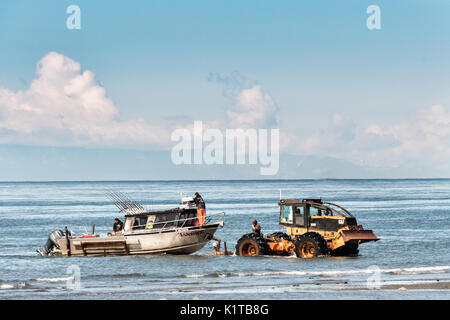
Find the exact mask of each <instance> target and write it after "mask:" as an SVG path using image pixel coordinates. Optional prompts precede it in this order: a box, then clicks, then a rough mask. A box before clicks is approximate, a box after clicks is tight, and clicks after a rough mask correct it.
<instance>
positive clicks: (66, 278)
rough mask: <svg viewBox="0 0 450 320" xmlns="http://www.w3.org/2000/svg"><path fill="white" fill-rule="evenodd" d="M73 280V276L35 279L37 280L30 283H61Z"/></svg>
mask: <svg viewBox="0 0 450 320" xmlns="http://www.w3.org/2000/svg"><path fill="white" fill-rule="evenodd" d="M70 279H73V276H70V277H60V278H37V279H31V280H32V281H37V282H62V281H67V280H70Z"/></svg>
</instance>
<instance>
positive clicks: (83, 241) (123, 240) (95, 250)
mask: <svg viewBox="0 0 450 320" xmlns="http://www.w3.org/2000/svg"><path fill="white" fill-rule="evenodd" d="M220 225H221V223H220V222H216V223H211V224H208V225H205V226H195V227H186V228H173V229H164V230H159V231H158V230H142V231H140V232H139V231H134V232H132V233H125V234H121V235H114V236H109V237H107V238H100V237H91V238H83V237H69V238H68V239H65V238H63V239H60V240H59V243H58V244H59V248H60V249H59V250H58V251H57V252H55V254H56V255H62V256H117V255H142V254H191V253H194V252H196V251H198V250H200V249H202V248H203V247H204V246H205V245H206V244H207V243H208V242H209V241H210V240H211V239H212V237H213V236H214V233H215V232H216V230H217V228H218V227H219V226H220Z"/></svg>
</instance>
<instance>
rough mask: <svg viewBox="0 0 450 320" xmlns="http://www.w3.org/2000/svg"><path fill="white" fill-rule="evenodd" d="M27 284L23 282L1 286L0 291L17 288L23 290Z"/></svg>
mask: <svg viewBox="0 0 450 320" xmlns="http://www.w3.org/2000/svg"><path fill="white" fill-rule="evenodd" d="M26 286H27V284H26V283H25V282H21V283H17V284H8V283H5V284H1V285H0V289H17V288H24V287H26Z"/></svg>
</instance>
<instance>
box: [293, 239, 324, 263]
mask: <svg viewBox="0 0 450 320" xmlns="http://www.w3.org/2000/svg"><path fill="white" fill-rule="evenodd" d="M295 254H296V255H297V257H299V258H303V259H310V258H314V257H317V256H321V255H328V254H329V250H328V247H327V244H326V242H325V240H324V239H323V238H322V236H321V235H320V234H317V233H306V234H304V235H302V236H300V237H297V241H295Z"/></svg>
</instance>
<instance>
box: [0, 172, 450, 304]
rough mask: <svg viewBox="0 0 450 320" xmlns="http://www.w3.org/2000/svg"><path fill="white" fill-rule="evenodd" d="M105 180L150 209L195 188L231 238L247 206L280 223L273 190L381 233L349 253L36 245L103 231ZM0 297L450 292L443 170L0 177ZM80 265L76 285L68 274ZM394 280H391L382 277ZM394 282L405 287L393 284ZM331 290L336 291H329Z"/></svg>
mask: <svg viewBox="0 0 450 320" xmlns="http://www.w3.org/2000/svg"><path fill="white" fill-rule="evenodd" d="M107 189H113V190H118V191H121V192H124V193H125V194H127V195H129V196H131V197H132V198H133V199H135V200H137V201H138V202H140V203H141V204H142V205H144V206H145V207H146V208H148V209H154V210H156V209H162V208H171V207H176V206H177V204H178V201H179V198H180V192H183V194H184V195H193V194H194V192H196V191H198V192H199V193H200V194H201V195H202V196H203V198H204V199H205V201H206V205H207V214H211V213H218V212H221V211H224V212H225V213H226V215H225V223H226V224H225V227H224V228H222V229H219V230H218V231H217V233H216V236H217V237H219V238H220V239H222V240H223V241H226V242H227V245H228V248H229V249H231V250H233V251H234V246H235V244H236V242H237V240H238V239H239V238H240V236H241V235H243V234H245V233H248V232H250V230H251V225H250V224H251V220H252V219H254V218H256V219H258V221H259V222H260V224H261V227H262V232H263V233H271V232H275V231H283V228H282V227H281V226H279V225H278V223H277V221H278V212H279V211H278V210H279V209H278V205H277V203H278V201H279V192H280V191H279V190H280V189H282V195H283V198H312V197H322V198H323V199H324V200H326V201H331V202H335V203H338V204H341V205H342V206H344V207H345V208H347V209H348V210H349V211H350V212H352V213H353V215H354V216H356V218H357V219H358V223H359V224H362V225H363V226H364V227H365V228H366V229H372V230H373V231H374V232H375V234H376V235H377V236H378V237H380V238H381V240H380V241H378V242H371V243H365V244H362V245H361V246H360V253H359V255H358V256H357V257H319V258H315V259H308V260H304V259H298V258H296V257H239V256H208V255H207V254H208V253H211V252H213V248H212V243H211V244H208V245H207V246H206V247H205V248H203V249H202V250H201V251H199V252H197V253H195V254H192V255H186V256H172V255H147V256H126V257H98V258H87V257H71V258H61V257H59V258H57V257H50V258H47V257H39V256H37V254H36V252H35V250H36V249H37V248H38V247H39V246H41V245H43V244H44V243H45V242H46V240H47V237H48V235H49V233H50V232H52V231H53V230H55V229H62V228H63V227H64V226H66V225H67V226H68V227H69V229H71V230H72V231H73V232H74V233H77V234H82V233H85V232H86V229H87V230H88V231H90V228H91V227H90V226H91V225H92V224H95V226H96V232H97V233H100V234H101V235H106V233H108V232H110V231H111V229H112V225H113V219H114V218H115V217H120V214H119V213H118V210H117V208H116V207H115V206H114V205H113V204H112V203H111V202H110V201H109V199H108V198H107V197H106V195H105V191H106V190H107ZM0 222H1V223H0V299H194V298H195V299H197V298H198V299H279V298H280V297H283V298H284V299H330V297H332V299H449V298H450V290H449V289H436V288H434V289H433V288H431V289H430V288H429V289H420V288H413V289H412V288H408V285H411V284H418V285H427V284H436V283H438V282H439V283H441V284H445V283H448V282H450V180H445V179H442V180H441V179H436V180H289V181H121V182H20V183H7V182H3V183H0ZM78 271H79V276H80V277H79V279H80V281H79V287H77V286H75V287H74V286H73V285H72V284H74V283H75V282H74V281H73V279H74V274H75V273H77V272H78ZM389 285H396V286H397V288H394V289H392V288H389ZM398 286H405V288H406V290H405V289H401V290H398ZM336 293H337V294H336Z"/></svg>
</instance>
